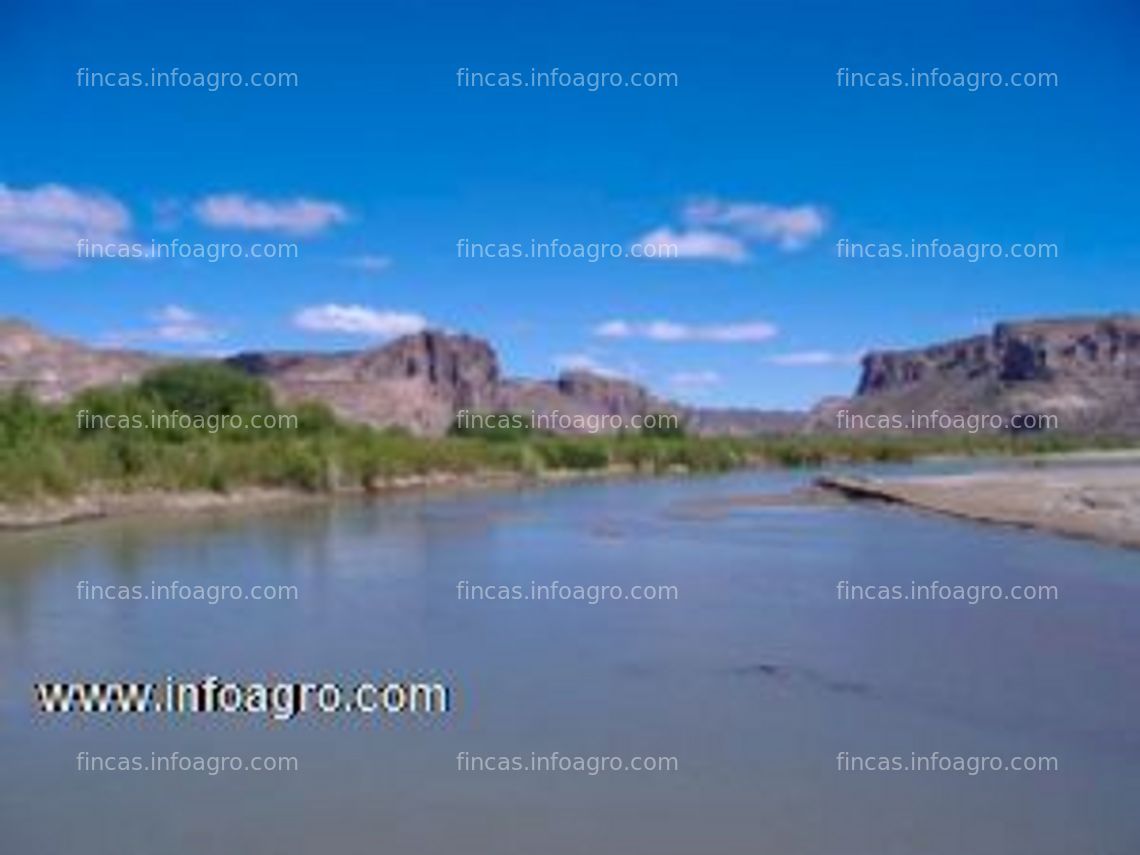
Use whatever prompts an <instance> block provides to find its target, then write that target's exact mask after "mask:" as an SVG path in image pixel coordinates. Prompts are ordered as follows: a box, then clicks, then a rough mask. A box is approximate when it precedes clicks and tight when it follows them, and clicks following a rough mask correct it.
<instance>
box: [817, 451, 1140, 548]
mask: <svg viewBox="0 0 1140 855" xmlns="http://www.w3.org/2000/svg"><path fill="white" fill-rule="evenodd" d="M816 483H817V484H818V485H819V486H820V487H822V488H824V489H826V490H830V491H834V492H837V493H840V494H842V495H845V496H847V497H848V498H851V499H872V500H878V501H885V502H897V503H900V504H904V505H909V506H911V507H916V508H922V509H925V510H929V511H936V512H938V513H944V514H951V515H953V516H957V517H963V518H965V519H971V520H977V521H980V522H991V523H1003V524H1008V525H1019V526H1027V527H1031V528H1039V529H1043V530H1047V531H1051V532H1056V533H1058V534H1064V535H1070V536H1073V537H1085V538H1092V539H1094V540H1099V541H1102V542H1105V543H1112V544H1116V545H1120V546H1128V547H1132V548H1138V549H1140V466H1135V465H1115V466H1106V465H1100V466H1079V465H1071V464H1070V465H1066V466H1063V467H1056V468H1048V467H1043V468H1036V469H1027V470H1020V469H1019V470H1005V471H994V472H978V473H972V474H968V475H947V476H937V477H935V476H929V477H928V476H922V477H906V478H891V479H863V478H853V477H846V476H823V477H820V478H819V479H817V482H816Z"/></svg>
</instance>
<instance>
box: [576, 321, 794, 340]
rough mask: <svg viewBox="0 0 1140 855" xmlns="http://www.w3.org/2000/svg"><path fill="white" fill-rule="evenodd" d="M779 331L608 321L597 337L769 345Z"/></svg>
mask: <svg viewBox="0 0 1140 855" xmlns="http://www.w3.org/2000/svg"><path fill="white" fill-rule="evenodd" d="M777 332H779V330H778V329H777V328H776V327H775V326H774V325H773V324H770V323H767V322H766V321H750V322H747V323H740V324H682V323H677V322H675V321H661V320H657V321H646V322H644V323H633V322H630V321H622V320H613V321H606V322H605V323H602V324H599V325H598V326H596V327H594V335H596V336H600V337H601V338H644V339H649V340H650V341H662V342H689V341H703V342H717V343H725V344H733V343H740V342H754V341H765V340H767V339H770V338H772V337H773V336H775V335H776V334H777Z"/></svg>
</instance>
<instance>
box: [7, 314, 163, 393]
mask: <svg viewBox="0 0 1140 855" xmlns="http://www.w3.org/2000/svg"><path fill="white" fill-rule="evenodd" d="M164 361H165V360H164V359H162V358H161V357H157V356H153V355H150V354H146V353H140V352H137V351H129V350H97V349H95V348H92V347H88V346H86V345H83V344H80V343H79V342H74V341H69V340H68V339H61V338H54V337H52V336H49V335H47V334H46V333H44V332H41V331H40V330H38V329H36V328H35V327H33V326H31V325H29V324H26V323H24V322H23V321H19V320H14V319H10V318H9V319H2V318H0V389H11V388H14V387H17V386H19V387H22V388H25V389H27V390H28V391H29V392H31V394H32V395H34V396H35V397H36V398H38V399H39V400H41V401H45V402H51V403H57V402H60V401H66V400H67V399H68V398H70V397H72V396H73V395H75V394H76V393H77V392H79V391H81V390H83V389H86V388H88V387H90V386H113V385H117V384H122V383H130V382H132V381H134V380H137V379H139V377H141V376H142V375H143V374H144V373H146V372H147V371H149V370H151V369H152V368H155V367H157V366H158V365H161V364H162V363H163V362H164Z"/></svg>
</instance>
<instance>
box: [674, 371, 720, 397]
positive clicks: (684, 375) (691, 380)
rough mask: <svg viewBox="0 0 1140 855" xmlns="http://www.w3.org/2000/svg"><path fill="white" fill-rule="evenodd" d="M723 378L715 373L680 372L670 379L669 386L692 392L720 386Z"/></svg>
mask: <svg viewBox="0 0 1140 855" xmlns="http://www.w3.org/2000/svg"><path fill="white" fill-rule="evenodd" d="M721 382H722V378H721V376H720V375H719V374H718V373H717V372H715V371H678V372H677V373H676V374H672V375H670V377H669V385H671V386H673V387H675V388H677V389H683V390H686V391H690V392H696V391H700V390H701V389H708V388H711V387H713V386H719V385H720V384H721Z"/></svg>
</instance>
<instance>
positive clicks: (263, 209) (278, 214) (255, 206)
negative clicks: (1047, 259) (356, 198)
mask: <svg viewBox="0 0 1140 855" xmlns="http://www.w3.org/2000/svg"><path fill="white" fill-rule="evenodd" d="M194 214H195V216H196V217H197V218H198V219H199V220H200V221H201V222H202V223H204V224H206V225H208V226H213V227H215V228H228V229H245V230H248V231H267V232H284V233H286V234H293V235H311V234H317V233H318V232H323V231H325V230H326V229H329V228H331V227H332V226H335V225H337V224H339V223H344V222H347V221H348V211H347V210H346V209H345V207H344V206H343V205H340V204H338V203H336V202H324V201H321V200H319V199H305V198H298V199H289V200H268V199H254V198H252V197H250V196H246V195H244V194H242V193H227V194H221V195H216V196H207V197H205V198H204V199H201V200H199V201H198V202H197V203H196V204H195V205H194Z"/></svg>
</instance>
